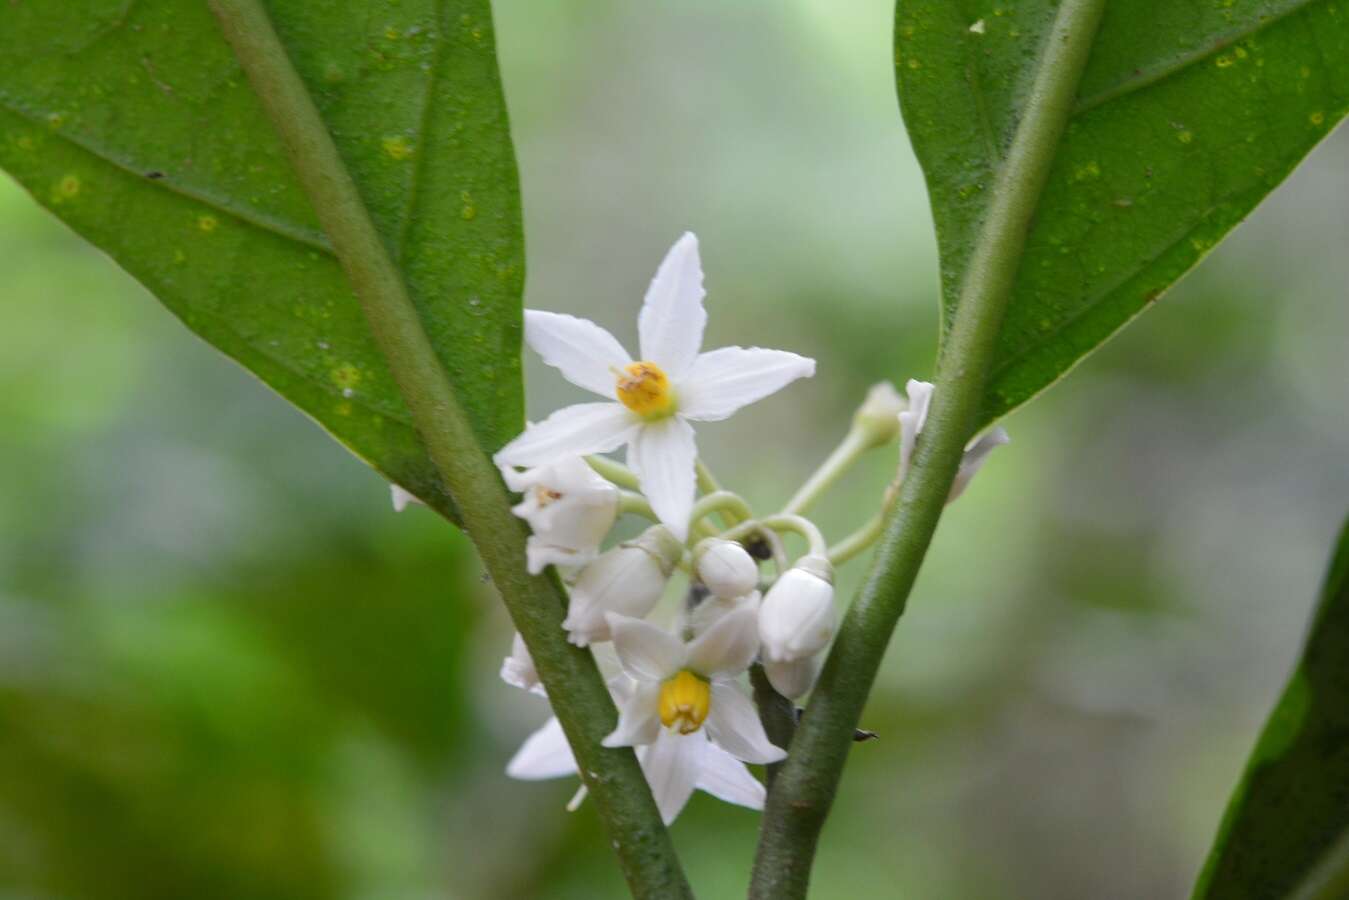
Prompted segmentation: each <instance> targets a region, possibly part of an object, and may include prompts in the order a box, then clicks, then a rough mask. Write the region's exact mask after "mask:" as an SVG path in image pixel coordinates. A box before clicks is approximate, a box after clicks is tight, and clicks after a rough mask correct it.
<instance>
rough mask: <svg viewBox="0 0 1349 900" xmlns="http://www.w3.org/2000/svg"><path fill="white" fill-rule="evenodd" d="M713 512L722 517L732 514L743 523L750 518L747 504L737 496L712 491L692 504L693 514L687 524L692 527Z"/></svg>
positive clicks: (728, 492)
mask: <svg viewBox="0 0 1349 900" xmlns="http://www.w3.org/2000/svg"><path fill="white" fill-rule="evenodd" d="M714 512H720V513H722V514H723V515H726V514H727V513H730V514H733V515H735V516H738V517H739V520H740V521H745V520H747V519H749V517H750V510H749V504H748V503H746V502H745V499H744V498H743V497H741V496H740V495H739V494H736V493H732V492H731V491H713V492H712V493H710V494H707V495H706V496H704V497H699V498H698V502H697V503H695V504H693V513H692V514H691V515H690V516H689V522H690V524H692V525H697V524H699V523H700V522H702V520H703V519H705V518H707V517H708V516H710V515H712V513H714Z"/></svg>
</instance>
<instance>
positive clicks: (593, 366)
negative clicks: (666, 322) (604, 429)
mask: <svg viewBox="0 0 1349 900" xmlns="http://www.w3.org/2000/svg"><path fill="white" fill-rule="evenodd" d="M525 340H526V341H527V342H528V343H529V346H530V347H532V348H534V352H535V353H537V354H539V356H541V357H543V361H544V362H546V363H548V365H550V366H552V367H553V368H555V369H557V370H558V371H559V372H561V373H562V377H563V378H565V379H567V380H568V381H570V382H571V383H572V384H574V385H576V386H577V387H583V388H585V389H586V390H588V391H594V392H595V393H597V394H599V395H600V396H601V397H610V398H612V397H613V396H614V392H615V390H616V389H617V384H618V380H617V376H615V375H614V372H613V369H614V368H615V367H616V368H619V369H622V368H623V367H624V366H626V365H627V364H628V363H630V362H632V357H631V356H629V355H628V351H626V350H624V349H623V345H622V344H620V343H619V342H618V339H617V338H615V337H614V336H613V335H612V334H610V333H609V332H607V331H605V330H604V329H603V328H601V327H600V326H598V325H596V324H595V323H594V322H591V321H590V320H589V319H578V318H577V317H576V316H567V315H563V314H561V313H550V312H544V311H542V310H538V309H527V310H525Z"/></svg>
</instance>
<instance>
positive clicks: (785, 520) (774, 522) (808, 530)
mask: <svg viewBox="0 0 1349 900" xmlns="http://www.w3.org/2000/svg"><path fill="white" fill-rule="evenodd" d="M759 524H760V525H762V526H764V527H765V528H771V529H773V530H774V531H794V532H796V533H797V534H799V535H801V536H802V537H803V538H805V539H806V542H807V543H808V544H810V552H811V553H813V554H814V555H816V556H824V555H825V553H826V552H827V549H826V545H825V542H824V535H823V534H820V529H818V528H816V527H815V523H814V522H812V521H810V519H807V518H805V517H803V516H789V515H778V516H769V517H768V518H766V519H760V520H759Z"/></svg>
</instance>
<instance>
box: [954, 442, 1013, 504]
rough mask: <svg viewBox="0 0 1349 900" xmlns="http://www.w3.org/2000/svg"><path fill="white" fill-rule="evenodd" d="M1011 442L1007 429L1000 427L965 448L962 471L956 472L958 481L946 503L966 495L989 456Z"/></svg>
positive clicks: (961, 465)
mask: <svg viewBox="0 0 1349 900" xmlns="http://www.w3.org/2000/svg"><path fill="white" fill-rule="evenodd" d="M1011 440H1012V439H1011V438H1010V437H1008V436H1007V431H1006V429H1004V428H1002V427H1001V426H999V427H997V428H994V429H992V430H991V431H989V432H988V433H987V434H985V435H984V436H983V437H981V438H979V439H978V440H977V441H975V442H974V443H972V444H970V446H969V447H967V448H965V455H964V456H963V457H961V460H960V469H959V470H958V471H957V472H956V480H955V483H954V484H952V485H951V493H950V494H947V496H946V502H947V503H950V502H952V501H953V500H955V499H956V498H957V497H959V496H960V495H961V494H963V493H965V488H967V487H969V486H970V479H972V478H974V476H975V475H976V474H977V473H978V472H979V470H980V469H981V468H983V465H984V463H985V462H987V461H988V454H990V453H992V452H993V450H994V449H995V448H997V447H1001V446H1002V445H1003V444H1007V443H1011Z"/></svg>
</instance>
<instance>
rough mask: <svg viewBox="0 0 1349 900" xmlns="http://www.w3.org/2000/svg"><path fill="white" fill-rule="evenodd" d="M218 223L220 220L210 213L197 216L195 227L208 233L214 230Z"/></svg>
mask: <svg viewBox="0 0 1349 900" xmlns="http://www.w3.org/2000/svg"><path fill="white" fill-rule="evenodd" d="M219 225H220V220H219V219H217V218H216V217H215V216H210V215H200V216H197V228H198V229H199V230H201V231H204V232H206V233H207V234H210V233H211V232H212V231H215V230H216V228H217V227H219Z"/></svg>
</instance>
